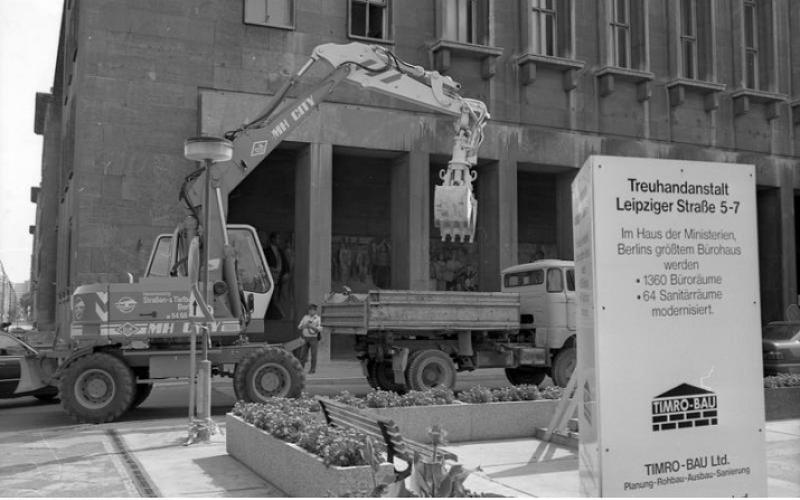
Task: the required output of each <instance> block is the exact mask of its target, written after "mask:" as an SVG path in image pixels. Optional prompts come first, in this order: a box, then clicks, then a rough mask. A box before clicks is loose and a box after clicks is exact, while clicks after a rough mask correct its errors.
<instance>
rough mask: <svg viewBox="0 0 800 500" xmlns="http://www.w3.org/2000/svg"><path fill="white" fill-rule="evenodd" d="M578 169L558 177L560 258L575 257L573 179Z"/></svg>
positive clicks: (557, 223)
mask: <svg viewBox="0 0 800 500" xmlns="http://www.w3.org/2000/svg"><path fill="white" fill-rule="evenodd" d="M575 174H577V170H576V171H574V172H573V171H569V172H565V173H563V174H560V175H558V177H557V178H556V247H557V248H558V258H559V259H565V260H572V259H573V247H572V244H573V243H572V241H573V240H572V180H573V179H574V178H575Z"/></svg>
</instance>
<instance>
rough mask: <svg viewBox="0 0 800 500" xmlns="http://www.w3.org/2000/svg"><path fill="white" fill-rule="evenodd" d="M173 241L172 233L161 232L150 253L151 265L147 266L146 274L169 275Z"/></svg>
mask: <svg viewBox="0 0 800 500" xmlns="http://www.w3.org/2000/svg"><path fill="white" fill-rule="evenodd" d="M171 241H172V235H171V234H161V235H159V236H158V239H156V242H155V244H154V245H153V253H152V254H151V255H150V265H149V266H147V272H146V273H145V276H160V277H167V276H169V246H170V242H171Z"/></svg>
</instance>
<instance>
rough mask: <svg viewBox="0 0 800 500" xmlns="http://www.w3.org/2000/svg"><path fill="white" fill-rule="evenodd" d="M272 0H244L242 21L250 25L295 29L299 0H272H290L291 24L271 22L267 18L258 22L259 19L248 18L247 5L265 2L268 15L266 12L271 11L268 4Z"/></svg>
mask: <svg viewBox="0 0 800 500" xmlns="http://www.w3.org/2000/svg"><path fill="white" fill-rule="evenodd" d="M270 1H271V0H244V2H243V8H242V22H243V23H244V24H247V25H250V26H264V27H267V28H279V29H284V30H294V29H295V22H296V11H297V2H295V1H294V0H272V1H278V2H289V3H290V6H289V17H290V20H289V24H278V23H270V22H268V21H267V20H264V22H257V21H254V20H253V19H252V18H250V19H248V16H247V11H248V7H247V6H248V4H250V5H252V4H253V3H255V2H259V3H263V4H264V14H265V15H266V13H267V12H268V11H269V9H268V8H267V7H268V4H269V3H270Z"/></svg>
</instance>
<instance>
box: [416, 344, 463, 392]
mask: <svg viewBox="0 0 800 500" xmlns="http://www.w3.org/2000/svg"><path fill="white" fill-rule="evenodd" d="M406 382H407V385H408V386H409V387H410V388H411V389H414V390H416V391H424V390H426V389H430V388H433V387H447V388H448V389H452V388H453V387H454V386H455V385H456V365H455V364H454V363H453V360H452V359H450V356H448V355H447V354H445V353H444V352H442V351H440V350H438V349H426V350H424V351H420V352H418V353H416V354H414V356H413V357H412V358H411V361H409V363H408V369H407V371H406Z"/></svg>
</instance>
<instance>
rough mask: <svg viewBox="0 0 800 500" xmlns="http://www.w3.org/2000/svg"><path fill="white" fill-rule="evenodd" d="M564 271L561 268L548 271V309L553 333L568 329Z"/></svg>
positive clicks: (552, 268)
mask: <svg viewBox="0 0 800 500" xmlns="http://www.w3.org/2000/svg"><path fill="white" fill-rule="evenodd" d="M566 288H567V287H566V285H565V279H564V271H563V269H561V268H560V267H551V268H548V269H547V309H548V317H549V319H550V325H549V326H550V327H551V329H552V330H551V331H553V332H555V331H563V330H564V329H566V328H567V293H566Z"/></svg>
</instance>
